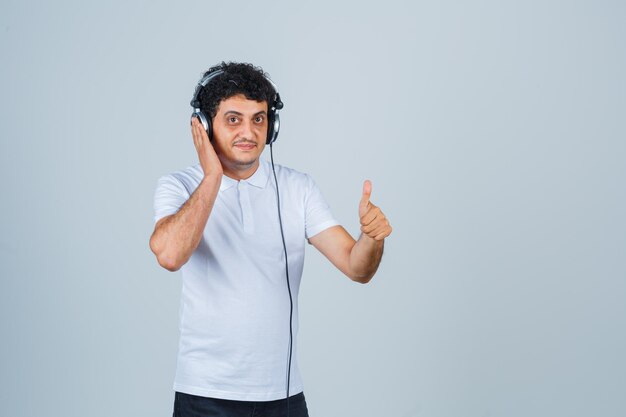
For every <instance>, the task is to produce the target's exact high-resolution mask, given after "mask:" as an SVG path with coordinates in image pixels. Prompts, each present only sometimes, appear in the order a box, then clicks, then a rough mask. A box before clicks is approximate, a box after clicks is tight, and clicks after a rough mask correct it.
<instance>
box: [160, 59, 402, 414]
mask: <svg viewBox="0 0 626 417" xmlns="http://www.w3.org/2000/svg"><path fill="white" fill-rule="evenodd" d="M216 71H217V72H216ZM209 74H213V75H212V76H211V77H208V75H209ZM207 79H208V80H209V81H207V83H206V85H205V86H201V87H199V89H198V90H197V92H196V95H195V96H194V101H196V103H197V104H196V105H197V106H199V108H200V109H201V112H202V113H201V114H202V115H206V118H207V119H209V123H210V125H209V124H207V126H208V127H209V129H208V132H207V130H206V129H205V126H203V124H202V123H201V121H200V120H199V119H198V118H197V117H193V118H192V123H191V133H192V137H193V141H194V144H195V147H196V151H197V153H198V159H199V163H198V164H196V165H193V166H190V167H188V168H186V169H183V170H180V171H177V172H175V173H172V174H169V175H166V176H163V177H161V178H160V179H159V181H158V184H157V190H156V193H155V203H154V204H155V222H156V225H155V229H154V233H153V234H152V236H151V238H150V248H151V249H152V251H153V252H154V254H155V255H156V257H157V260H158V262H159V264H160V265H161V266H162V267H164V268H166V269H167V270H169V271H177V270H178V269H181V268H182V274H183V288H182V294H181V297H182V299H181V312H180V315H181V317H180V320H181V321H180V332H181V333H180V344H179V352H178V362H177V369H176V377H175V382H174V390H175V400H174V416H179V417H187V416H192V415H193V416H202V415H211V416H213V415H228V416H238V415H242V416H244V415H245V416H249V415H259V414H258V413H260V414H261V415H262V414H263V413H268V415H287V412H289V415H290V416H294V417H296V416H308V412H307V407H306V401H305V398H304V393H303V386H302V380H301V377H300V372H299V369H298V363H297V349H296V348H297V343H296V339H295V337H292V336H293V335H296V334H297V327H298V308H297V307H298V303H297V294H298V289H299V286H300V278H301V275H302V267H303V263H304V248H305V241H307V240H308V242H309V243H310V244H312V245H313V246H314V247H315V248H316V249H318V250H319V251H320V252H321V253H323V254H324V255H325V256H326V257H327V258H328V259H329V260H330V261H331V262H332V263H333V264H334V265H335V266H336V267H337V268H338V269H339V270H340V271H341V272H343V273H344V274H345V275H347V276H348V277H349V278H350V279H352V280H354V281H356V282H360V283H367V282H369V281H370V279H371V278H372V276H373V275H374V273H375V272H376V269H377V268H378V265H379V263H380V260H381V257H382V253H383V243H384V239H385V238H386V237H387V236H389V234H390V233H391V226H390V225H389V222H388V221H387V219H386V217H385V215H384V214H383V213H382V211H381V210H380V209H379V208H378V207H376V206H375V205H374V204H372V203H371V202H370V201H369V198H370V194H371V189H372V188H371V184H370V182H369V181H365V184H364V186H363V195H362V198H361V201H360V202H359V203H358V213H359V217H360V222H361V225H362V226H361V232H362V233H361V236H360V237H359V239H358V241H355V240H354V239H353V238H352V237H351V236H350V234H348V232H346V230H345V229H344V228H343V227H341V226H340V225H339V224H338V223H337V221H335V219H334V218H333V216H332V214H331V213H330V210H329V207H328V205H327V204H326V202H325V201H324V198H323V197H322V194H321V192H320V191H319V189H318V188H317V186H316V185H315V182H314V181H313V180H312V178H311V177H310V176H309V175H307V174H303V173H300V172H298V171H295V170H292V169H289V168H286V167H284V166H280V165H276V167H275V174H274V171H273V165H272V164H270V163H269V162H267V161H265V160H262V159H260V155H261V153H262V152H263V149H264V148H265V144H266V141H267V142H270V143H271V140H273V139H274V138H273V137H272V135H273V134H275V133H276V134H277V131H274V130H275V125H274V119H275V118H276V116H275V112H276V110H277V108H278V109H279V108H280V107H282V103H280V98H279V95H278V92H277V91H276V90H275V88H274V86H273V84H272V83H271V82H270V81H269V80H268V79H267V78H266V77H265V75H264V73H263V71H262V70H261V69H260V68H257V67H254V66H252V65H250V64H238V63H229V64H226V63H222V64H220V65H218V66H215V67H213V68H211V69H210V70H209V71H207V73H206V74H205V78H203V80H205V81H206V80H207ZM196 105H194V107H195V106H196ZM205 123H206V121H205ZM270 123H271V125H270ZM268 132H269V133H268ZM209 137H210V139H209ZM277 184H278V187H277ZM278 200H280V212H279V206H278ZM288 284H289V285H288ZM292 291H293V294H294V297H293V299H292ZM291 326H293V329H292V327H291ZM292 330H293V331H292ZM292 362H293V363H292ZM286 393H291V394H296V395H291V394H290V395H291V396H290V397H289V398H288V399H287V398H285V397H286V396H287V394H286ZM287 406H288V408H289V411H287ZM212 413H213V414H212ZM220 413H221V414H220ZM255 413H257V414H255ZM278 413H280V414H278ZM283 413H284V414H283Z"/></svg>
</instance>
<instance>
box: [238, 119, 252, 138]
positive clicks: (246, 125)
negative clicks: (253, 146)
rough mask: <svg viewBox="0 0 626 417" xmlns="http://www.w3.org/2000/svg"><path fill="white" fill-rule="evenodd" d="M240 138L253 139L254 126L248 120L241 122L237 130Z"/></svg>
mask: <svg viewBox="0 0 626 417" xmlns="http://www.w3.org/2000/svg"><path fill="white" fill-rule="evenodd" d="M239 138H240V139H248V140H254V139H255V136H254V126H252V122H251V121H250V120H244V121H243V122H242V123H241V129H240V130H239Z"/></svg>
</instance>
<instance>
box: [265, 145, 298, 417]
mask: <svg viewBox="0 0 626 417" xmlns="http://www.w3.org/2000/svg"><path fill="white" fill-rule="evenodd" d="M270 158H271V160H272V172H273V173H274V182H275V183H276V201H277V203H278V223H279V224H280V237H281V238H282V241H283V250H284V252H285V273H286V276H287V290H288V291H289V365H288V367H287V417H289V382H290V379H291V353H292V344H293V330H292V326H291V323H292V321H293V320H292V318H293V298H292V296H291V284H290V283H289V261H288V260H287V244H286V243H285V233H284V231H283V220H282V217H281V214H280V194H279V192H278V179H277V178H276V169H275V168H274V152H273V148H272V144H271V143H270Z"/></svg>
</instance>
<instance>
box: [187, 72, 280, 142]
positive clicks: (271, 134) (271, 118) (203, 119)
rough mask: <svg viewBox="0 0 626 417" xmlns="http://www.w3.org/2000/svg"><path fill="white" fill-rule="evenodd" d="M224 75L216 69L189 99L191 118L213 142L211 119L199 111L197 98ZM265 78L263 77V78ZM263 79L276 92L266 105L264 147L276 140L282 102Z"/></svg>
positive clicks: (199, 83) (278, 95) (202, 80)
mask: <svg viewBox="0 0 626 417" xmlns="http://www.w3.org/2000/svg"><path fill="white" fill-rule="evenodd" d="M222 74H224V70H222V69H217V70H215V71H213V72H211V73H209V74H207V75H205V76H204V77H202V79H201V80H200V81H199V82H198V85H197V86H196V91H195V92H194V93H193V98H192V99H191V107H193V113H192V115H191V117H197V118H198V120H200V123H202V126H204V129H205V130H206V131H207V134H208V135H209V139H210V140H213V126H211V118H210V117H207V115H205V114H204V112H203V111H202V110H200V99H199V98H198V96H199V95H200V91H202V89H203V88H204V87H206V85H207V84H208V83H209V82H210V81H211V80H212V79H213V78H215V77H217V76H219V75H222ZM264 77H265V76H264ZM265 79H266V80H267V81H268V82H269V83H270V84H271V85H272V87H274V91H275V92H276V96H275V97H274V100H272V102H271V103H267V106H268V115H267V121H268V127H267V139H266V140H265V144H266V145H271V144H272V143H274V142H275V141H276V138H278V131H279V130H280V117H279V115H278V110H280V109H282V108H283V102H282V101H280V94H278V89H277V88H276V85H275V84H274V83H273V82H272V80H270V79H269V78H267V77H265Z"/></svg>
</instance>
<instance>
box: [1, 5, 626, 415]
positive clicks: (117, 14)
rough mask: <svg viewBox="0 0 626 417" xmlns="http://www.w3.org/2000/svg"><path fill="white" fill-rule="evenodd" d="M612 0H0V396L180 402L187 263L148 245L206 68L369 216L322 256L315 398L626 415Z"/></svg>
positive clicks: (351, 405) (616, 9)
mask: <svg viewBox="0 0 626 417" xmlns="http://www.w3.org/2000/svg"><path fill="white" fill-rule="evenodd" d="M625 18H626V8H625V6H624V3H623V2H618V1H594V2H591V1H587V2H584V1H550V0H548V1H517V2H510V1H504V2H503V1H473V2H466V1H456V2H455V1H432V2H410V1H399V0H389V1H385V2H356V1H353V2H340V1H332V2H331V1H316V2H311V1H308V2H307V1H302V2H295V1H291V2H290V1H272V2H247V1H240V2H226V1H224V2H219V3H217V2H208V1H204V2H200V1H197V2H185V1H182V2H178V3H176V4H175V2H153V1H124V2H122V1H113V2H79V1H76V2H62V1H55V2H29V1H19V2H18V1H7V0H4V1H3V2H2V3H1V4H0V32H1V33H2V36H0V53H1V55H0V56H2V61H1V62H2V64H1V66H0V74H1V77H0V95H1V97H2V99H1V100H0V118H1V119H0V120H1V123H0V146H1V148H0V187H1V188H0V191H1V193H2V204H0V274H1V277H2V280H1V287H0V313H1V319H0V320H1V321H0V326H1V327H0V334H1V335H2V343H0V361H1V362H0V415H3V416H11V417H21V416H48V417H53V416H64V417H68V416H77V417H78V416H80V417H83V416H91V417H98V416H113V415H115V416H169V415H171V412H172V404H173V400H174V395H173V391H172V382H173V377H174V369H175V360H176V349H177V343H178V306H179V295H180V294H179V292H180V285H181V282H180V272H177V273H170V272H167V271H165V270H164V269H162V268H160V267H159V266H158V265H157V263H156V261H155V259H154V256H153V255H152V253H151V252H150V250H149V247H148V239H149V236H150V233H151V232H152V228H153V223H152V216H153V212H152V197H153V193H154V189H155V186H156V180H157V178H158V177H159V176H160V175H163V174H165V173H168V172H172V171H174V170H177V169H180V168H183V167H186V166H188V165H191V164H194V163H196V161H197V155H196V154H195V149H194V147H193V142H192V139H191V136H190V134H189V114H190V109H191V108H190V106H189V100H190V99H191V95H192V93H193V90H194V87H195V84H196V82H197V81H198V79H199V77H200V75H201V73H202V72H203V71H204V70H206V69H207V68H208V67H210V66H212V65H214V64H216V63H218V62H220V61H222V60H225V61H231V60H232V61H243V62H252V63H254V64H256V65H260V66H262V67H263V68H264V69H265V70H266V71H267V72H268V73H269V74H270V75H271V77H272V79H273V80H274V81H275V83H276V84H277V85H278V88H279V91H280V93H281V97H282V99H283V101H284V102H285V108H284V109H283V111H282V112H281V120H282V127H281V133H280V137H279V139H278V142H277V143H276V146H275V157H276V160H277V162H279V163H281V164H284V165H287V166H291V167H293V168H296V169H298V170H300V171H304V172H308V173H310V174H311V175H312V176H313V177H314V178H315V179H316V181H317V183H318V184H319V186H320V188H321V189H322V190H323V192H324V195H325V197H326V199H327V200H328V202H329V203H330V205H331V208H332V210H333V212H334V214H335V216H336V217H337V218H338V220H340V221H341V222H342V223H343V224H344V226H345V227H346V228H347V229H348V230H349V231H350V232H352V233H353V234H355V235H356V233H357V232H358V217H357V206H358V202H359V198H360V195H361V187H362V182H363V180H364V179H366V178H369V179H371V180H372V182H373V194H372V201H373V202H374V203H375V204H377V205H379V206H380V207H381V208H382V209H383V210H384V211H385V213H386V214H387V215H388V217H389V218H390V220H391V223H392V225H393V226H394V232H393V235H392V236H391V237H390V238H389V239H388V241H387V242H386V248H385V249H386V252H385V256H384V259H383V263H382V265H381V268H380V270H379V272H378V274H377V275H376V277H375V278H374V279H373V281H372V282H371V283H370V284H368V285H365V286H363V285H359V284H355V283H352V282H350V281H349V280H348V279H347V278H345V277H344V276H342V275H341V274H340V273H339V272H338V271H337V270H335V269H334V268H333V267H332V266H331V265H330V264H329V263H328V262H327V261H326V260H325V259H324V258H323V257H322V256H321V255H319V254H318V253H317V252H316V251H315V250H314V249H312V248H311V247H310V248H309V250H308V252H307V263H306V266H305V274H304V276H303V284H302V288H301V293H300V309H301V311H300V313H301V317H300V319H301V320H300V323H301V326H300V334H299V338H300V339H299V340H300V343H299V345H300V349H301V351H300V361H301V367H302V374H303V378H304V383H305V395H306V397H307V402H308V405H309V411H310V414H311V416H312V417H332V416H355V417H356V416H358V417H374V416H376V417H380V416H393V417H410V416H429V417H453V416H470V417H490V416H507V417H509V416H519V417H527V416H535V417H536V416H550V417H552V416H581V417H582V416H585V417H587V416H603V417H610V416H623V415H625V414H626V397H625V396H624V395H623V394H624V392H626V361H625V360H624V352H625V350H626V332H625V328H626V302H625V301H626V261H625V259H626V258H625V256H624V255H625V253H626V251H625V249H626V221H625V219H624V213H625V212H626V194H625V189H624V182H625V181H624V180H625V178H626V167H625V165H626V164H625V162H626V144H625V138H626V126H625V115H626V112H625V110H626V83H625V76H624V74H625V73H626V62H625V58H626V53H625V49H624V39H626V33H625V29H624V28H625V25H624V22H625V21H626V20H625Z"/></svg>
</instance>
